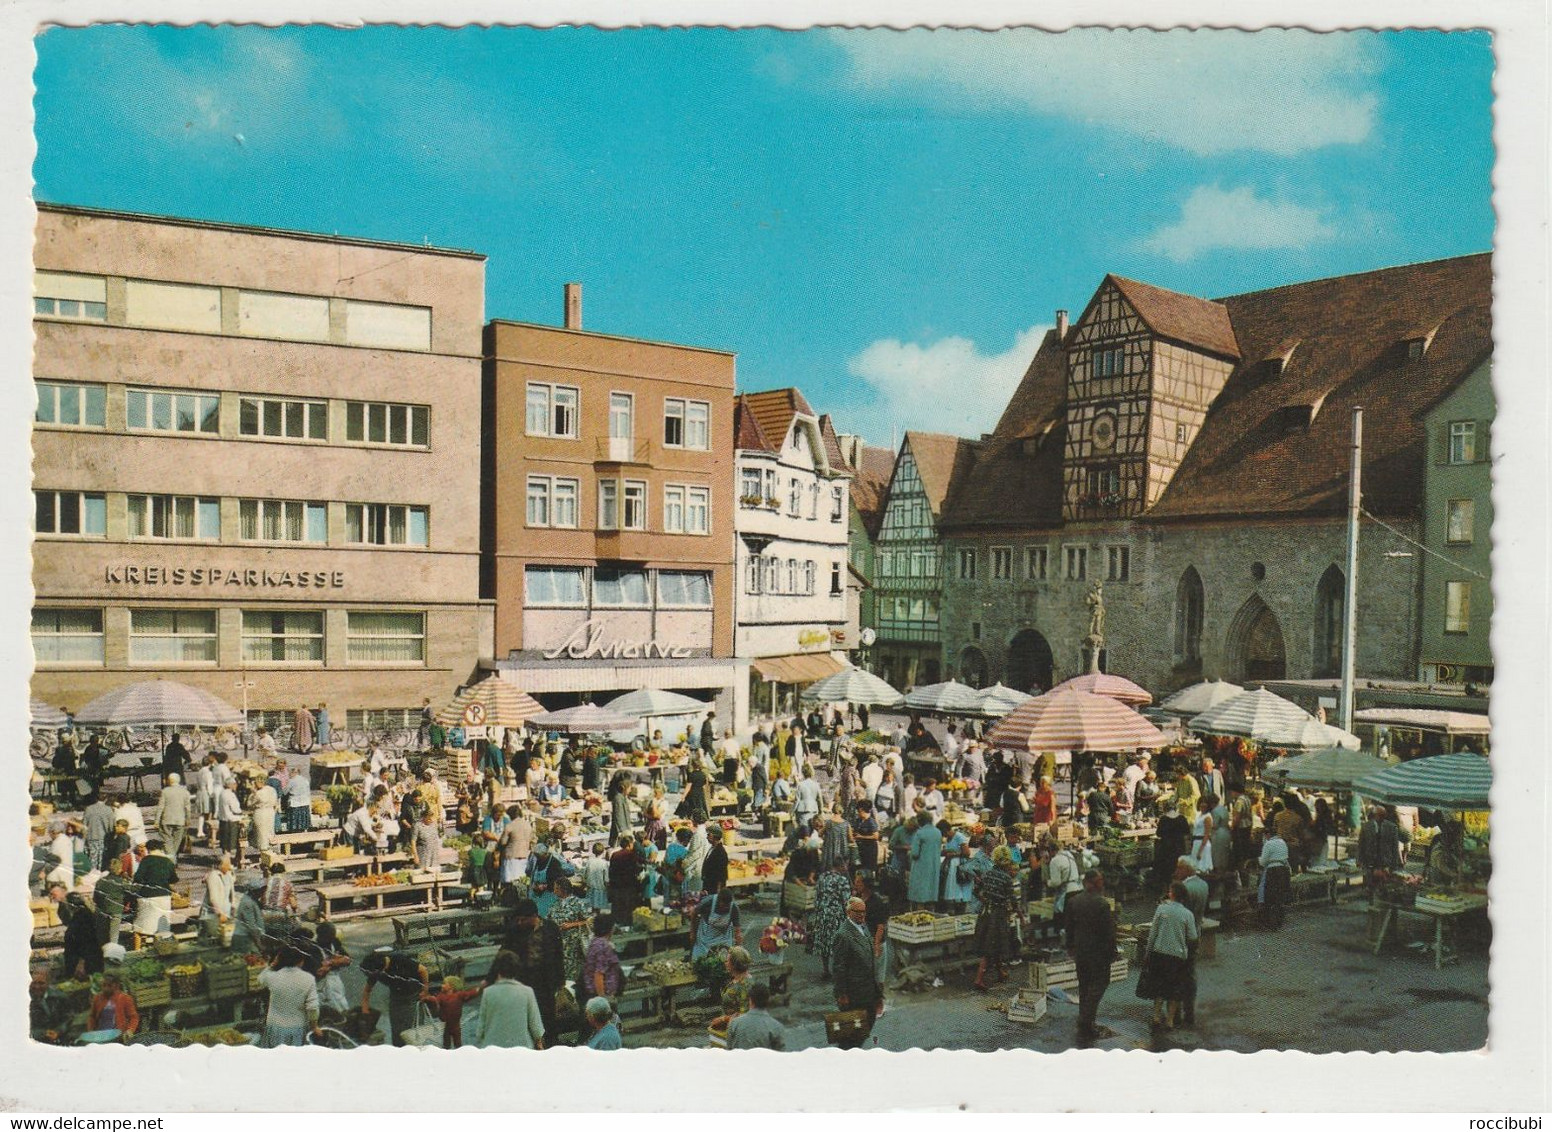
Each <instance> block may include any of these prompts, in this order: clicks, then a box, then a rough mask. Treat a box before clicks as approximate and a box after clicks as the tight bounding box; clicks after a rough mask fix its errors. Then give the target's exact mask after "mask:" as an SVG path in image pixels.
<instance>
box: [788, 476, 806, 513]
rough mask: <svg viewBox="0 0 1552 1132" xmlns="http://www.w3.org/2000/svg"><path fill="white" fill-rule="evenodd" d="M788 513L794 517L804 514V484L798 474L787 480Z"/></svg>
mask: <svg viewBox="0 0 1552 1132" xmlns="http://www.w3.org/2000/svg"><path fill="white" fill-rule="evenodd" d="M787 514H789V515H791V516H793V517H797V516H799V515H801V514H803V484H802V481H800V480H799V479H798V478H797V477H796V476H793V477H791V478H790V479H789V480H788V481H787Z"/></svg>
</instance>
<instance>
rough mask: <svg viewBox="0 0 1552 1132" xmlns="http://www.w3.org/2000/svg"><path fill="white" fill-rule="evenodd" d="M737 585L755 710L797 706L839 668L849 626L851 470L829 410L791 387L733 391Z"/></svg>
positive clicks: (737, 651)
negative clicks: (805, 691)
mask: <svg viewBox="0 0 1552 1132" xmlns="http://www.w3.org/2000/svg"><path fill="white" fill-rule="evenodd" d="M734 430H735V436H736V438H737V439H736V443H735V448H736V453H735V456H736V460H737V472H738V488H737V490H738V499H737V509H736V511H735V516H734V524H733V525H734V530H735V533H736V534H737V536H738V538H737V547H736V553H737V564H738V585H737V601H736V605H735V609H736V618H735V630H734V632H735V645H734V655H735V656H740V657H749V658H751V659H752V660H754V664H753V665H752V666H751V671H750V680H751V698H750V704H751V707H752V708H753V710H754V711H756V712H765V713H774V712H776V711H781V712H787V711H792V710H795V708H796V706H797V704H796V700H795V699H794V698H793V693H794V692H795V691H796V690H797V689H798V688H800V687H801V686H802V685H805V684H808V683H811V682H812V681H814V680H817V679H819V678H820V677H822V676H827V675H829V674H830V673H832V672H837V671H839V670H840V669H841V668H842V667H843V666H844V665H845V663H846V662H845V659H844V654H843V653H842V652H841V651H840V650H843V649H848V648H855V647H856V642H855V641H854V640H850V639H849V637H850V636H851V635H852V634H851V633H850V632H849V630H848V625H849V620H848V610H847V587H848V583H849V581H850V578H849V577H848V570H847V542H848V535H849V527H850V524H849V521H848V520H849V517H850V515H851V500H850V489H851V474H852V473H851V469H850V468H849V467H848V466H847V464H846V461H845V460H844V458H843V457H842V454H841V449H840V444H839V442H838V441H837V439H836V434H835V429H834V428H833V427H832V425H831V423H830V419H829V417H822V416H820V415H819V414H817V413H815V412H814V410H813V408H812V407H810V405H809V404H808V402H807V401H806V400H805V399H804V397H803V394H802V393H800V392H798V390H796V389H775V390H771V391H769V392H765V393H745V394H742V395H740V396H739V398H738V403H737V407H736V409H735V413H734Z"/></svg>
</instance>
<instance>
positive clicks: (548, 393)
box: [527, 381, 582, 440]
mask: <svg viewBox="0 0 1552 1132" xmlns="http://www.w3.org/2000/svg"><path fill="white" fill-rule="evenodd" d="M581 396H582V394H581V392H580V391H579V390H578V389H577V387H576V386H575V385H547V384H545V383H543V382H538V381H530V382H529V383H528V411H527V432H528V435H529V436H552V437H556V438H559V439H563V440H575V439H576V438H577V405H578V403H579V402H580V400H581Z"/></svg>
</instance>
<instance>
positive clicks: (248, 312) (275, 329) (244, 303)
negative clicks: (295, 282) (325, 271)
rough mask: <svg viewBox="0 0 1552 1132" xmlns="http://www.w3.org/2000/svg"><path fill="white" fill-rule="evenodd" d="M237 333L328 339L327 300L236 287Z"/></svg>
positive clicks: (318, 339)
mask: <svg viewBox="0 0 1552 1132" xmlns="http://www.w3.org/2000/svg"><path fill="white" fill-rule="evenodd" d="M237 333H239V334H246V335H249V336H251V337H254V338H288V339H301V340H302V341H305V342H327V341H328V340H329V300H328V299H325V298H318V297H316V296H312V295H283V294H279V293H278V292H274V291H239V292H238V293H237Z"/></svg>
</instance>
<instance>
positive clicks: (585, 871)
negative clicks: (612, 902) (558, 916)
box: [582, 841, 609, 912]
mask: <svg viewBox="0 0 1552 1132" xmlns="http://www.w3.org/2000/svg"><path fill="white" fill-rule="evenodd" d="M582 875H583V877H584V878H586V880H587V902H588V904H589V905H590V906H591V907H592V908H593V910H594V911H597V912H602V911H603V910H604V909H605V908H607V907H609V859H608V858H607V857H605V856H604V843H603V842H602V841H595V842H593V855H592V856H591V857H589V858H588V859H587V863H586V864H585V865H583V866H582Z"/></svg>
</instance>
